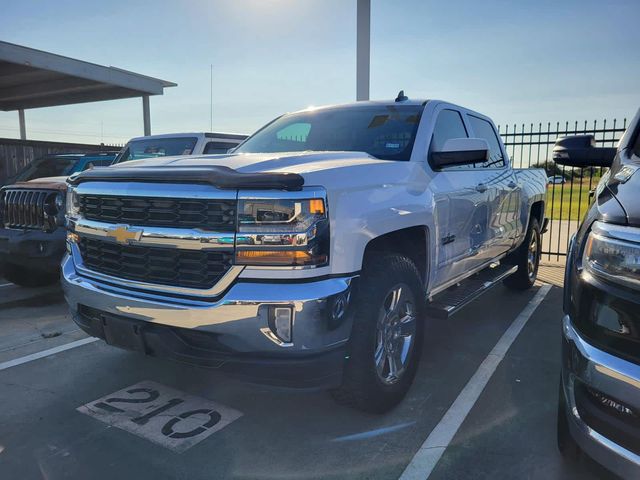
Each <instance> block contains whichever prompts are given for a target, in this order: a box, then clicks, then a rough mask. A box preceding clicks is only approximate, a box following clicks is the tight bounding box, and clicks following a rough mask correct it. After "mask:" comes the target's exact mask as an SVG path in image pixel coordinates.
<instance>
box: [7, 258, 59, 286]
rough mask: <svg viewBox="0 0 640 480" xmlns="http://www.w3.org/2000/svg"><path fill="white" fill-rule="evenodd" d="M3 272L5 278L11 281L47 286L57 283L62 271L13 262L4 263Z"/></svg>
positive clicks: (24, 284)
mask: <svg viewBox="0 0 640 480" xmlns="http://www.w3.org/2000/svg"><path fill="white" fill-rule="evenodd" d="M3 274H4V278H6V279H7V280H9V281H10V282H11V283H15V284H16V285H19V286H21V287H27V288H37V287H45V286H47V285H51V284H54V283H56V282H57V281H58V280H59V279H60V273H59V272H58V271H57V270H56V271H55V272H44V271H41V270H35V269H30V268H25V267H22V266H20V265H15V264H13V263H6V264H5V265H4V272H3Z"/></svg>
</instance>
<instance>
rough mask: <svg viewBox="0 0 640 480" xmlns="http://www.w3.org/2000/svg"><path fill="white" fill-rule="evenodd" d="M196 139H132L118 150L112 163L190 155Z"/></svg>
mask: <svg viewBox="0 0 640 480" xmlns="http://www.w3.org/2000/svg"><path fill="white" fill-rule="evenodd" d="M197 141H198V139H197V138H196V137H173V138H147V139H143V140H132V141H131V142H129V143H128V144H127V146H126V147H125V148H124V149H123V150H122V152H120V154H119V155H118V158H116V161H115V162H114V163H121V162H127V161H129V160H141V159H143V158H154V157H168V156H171V155H191V154H192V153H193V148H194V147H195V146H196V142H197Z"/></svg>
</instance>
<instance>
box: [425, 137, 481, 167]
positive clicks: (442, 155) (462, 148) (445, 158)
mask: <svg viewBox="0 0 640 480" xmlns="http://www.w3.org/2000/svg"><path fill="white" fill-rule="evenodd" d="M488 159H489V144H488V143H487V141H486V140H485V139H484V138H450V139H449V140H447V141H446V142H444V146H443V148H442V151H439V152H431V166H432V167H433V168H434V169H439V168H442V167H448V166H452V165H469V164H472V163H482V162H486V161H487V160H488Z"/></svg>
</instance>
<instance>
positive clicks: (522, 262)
mask: <svg viewBox="0 0 640 480" xmlns="http://www.w3.org/2000/svg"><path fill="white" fill-rule="evenodd" d="M541 252H542V242H541V235H540V225H539V224H538V219H536V218H535V217H532V218H531V220H530V221H529V228H528V230H527V234H526V235H525V238H524V241H523V242H522V245H520V246H519V247H518V249H517V250H516V251H515V252H513V253H512V254H510V255H509V257H508V258H507V259H506V261H507V262H508V263H512V264H514V265H517V266H518V271H517V272H516V273H514V274H513V275H510V276H509V277H507V278H506V279H505V281H504V284H505V285H506V286H507V287H508V288H510V289H512V290H527V289H529V288H531V287H533V284H534V283H535V281H536V278H537V277H538V266H539V265H540V254H541Z"/></svg>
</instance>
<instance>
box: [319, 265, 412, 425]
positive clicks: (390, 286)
mask: <svg viewBox="0 0 640 480" xmlns="http://www.w3.org/2000/svg"><path fill="white" fill-rule="evenodd" d="M424 304H425V301H424V292H423V288H422V281H421V279H420V275H419V273H418V270H417V269H416V267H415V265H414V264H413V263H412V262H411V260H409V259H408V258H406V257H404V256H401V255H384V254H381V256H380V257H377V258H375V259H372V260H370V261H368V262H367V264H366V265H365V266H364V268H363V274H362V281H361V283H360V285H359V290H358V294H357V296H356V298H355V304H354V320H353V330H352V333H351V339H350V343H349V357H348V360H347V364H346V366H345V372H344V377H343V382H342V385H341V386H340V388H338V389H336V390H334V391H333V392H332V393H333V396H334V398H335V399H336V400H337V401H338V402H339V403H342V404H346V405H349V406H352V407H355V408H358V409H360V410H364V411H367V412H372V413H384V412H386V411H388V410H389V409H391V408H393V407H394V406H395V405H396V404H398V403H399V402H400V401H401V400H402V399H403V398H404V396H405V395H406V393H407V391H408V390H409V387H410V386H411V383H412V382H413V378H414V376H415V373H416V369H417V367H418V361H419V359H420V351H421V347H422V329H423V327H422V319H423V315H424Z"/></svg>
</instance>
